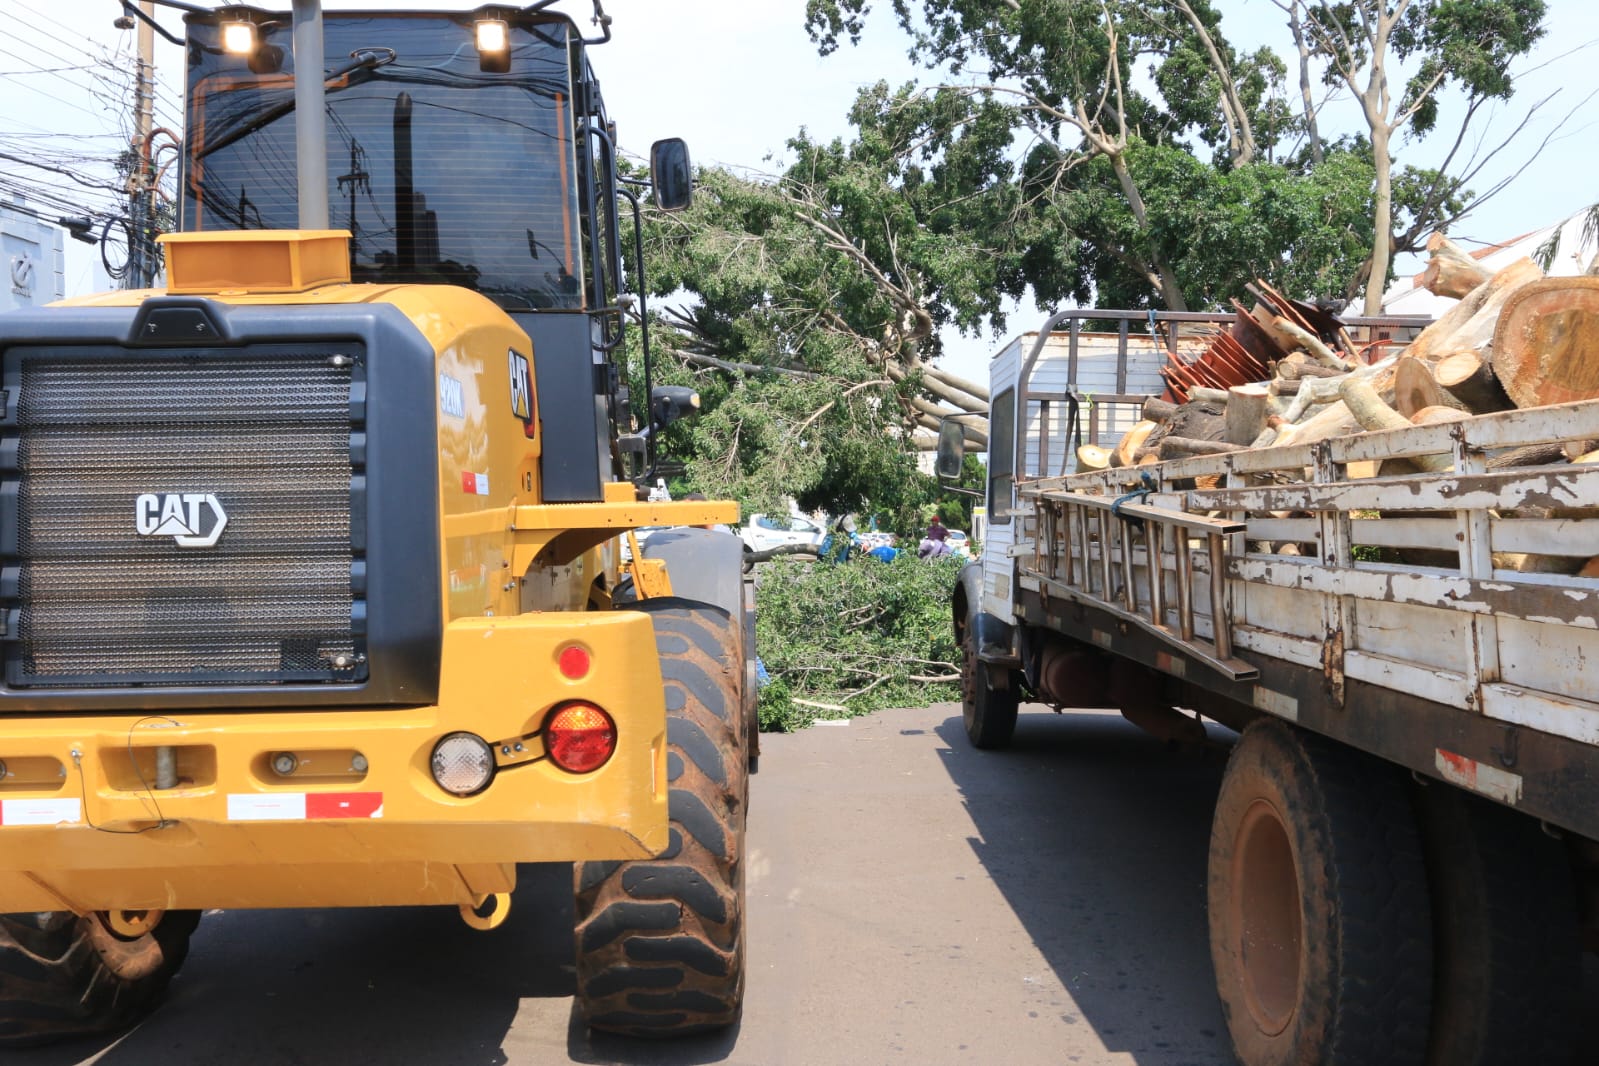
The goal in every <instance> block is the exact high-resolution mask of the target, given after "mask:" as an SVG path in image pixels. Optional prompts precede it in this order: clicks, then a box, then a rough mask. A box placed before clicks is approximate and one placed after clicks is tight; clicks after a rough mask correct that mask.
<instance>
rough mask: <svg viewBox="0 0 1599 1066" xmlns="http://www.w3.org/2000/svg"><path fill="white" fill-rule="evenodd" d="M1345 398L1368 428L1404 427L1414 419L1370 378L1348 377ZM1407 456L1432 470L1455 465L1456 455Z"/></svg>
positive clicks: (1413, 461) (1345, 401) (1355, 414)
mask: <svg viewBox="0 0 1599 1066" xmlns="http://www.w3.org/2000/svg"><path fill="white" fill-rule="evenodd" d="M1343 398H1344V403H1345V404H1346V405H1347V406H1348V407H1349V410H1350V413H1351V414H1353V415H1354V416H1355V418H1356V420H1357V421H1359V423H1360V424H1361V426H1363V427H1364V428H1366V429H1368V430H1372V431H1378V430H1384V429H1404V428H1408V427H1409V425H1410V419H1408V418H1406V417H1405V416H1404V415H1402V414H1400V413H1399V412H1398V411H1395V410H1394V409H1393V408H1392V407H1389V406H1388V405H1387V404H1385V403H1383V401H1382V397H1381V396H1378V395H1377V390H1376V389H1374V388H1372V387H1371V384H1370V382H1366V381H1361V380H1360V379H1359V378H1356V377H1355V376H1354V375H1350V376H1349V377H1347V378H1345V379H1344V385H1343ZM1406 458H1407V459H1408V460H1409V461H1410V462H1411V463H1414V464H1415V466H1416V467H1417V468H1418V469H1421V470H1427V471H1432V472H1441V471H1444V470H1448V469H1450V468H1451V467H1453V466H1454V465H1455V464H1454V459H1453V458H1452V457H1450V456H1448V455H1413V456H1407V457H1406Z"/></svg>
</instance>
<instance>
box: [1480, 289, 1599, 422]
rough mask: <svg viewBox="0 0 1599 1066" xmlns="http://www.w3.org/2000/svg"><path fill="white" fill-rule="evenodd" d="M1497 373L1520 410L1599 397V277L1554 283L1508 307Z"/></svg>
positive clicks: (1518, 296) (1523, 293)
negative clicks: (1521, 408)
mask: <svg viewBox="0 0 1599 1066" xmlns="http://www.w3.org/2000/svg"><path fill="white" fill-rule="evenodd" d="M1493 372H1494V376H1495V377H1497V378H1498V379H1499V383H1500V384H1501V385H1503V386H1504V389H1505V392H1506V393H1507V394H1508V395H1509V396H1510V399H1511V401H1512V402H1514V403H1515V405H1516V406H1517V407H1541V406H1543V405H1544V404H1551V403H1567V402H1570V401H1572V400H1587V399H1592V398H1594V397H1596V396H1599V278H1595V277H1576V278H1548V279H1546V280H1544V281H1538V282H1534V283H1533V284H1530V285H1525V286H1523V287H1522V288H1520V289H1518V290H1517V291H1516V292H1515V293H1514V294H1513V295H1512V296H1511V297H1510V299H1508V300H1507V301H1506V302H1505V307H1504V312H1503V313H1502V314H1501V315H1500V319H1499V328H1498V330H1497V331H1496V332H1495V333H1494V342H1493Z"/></svg>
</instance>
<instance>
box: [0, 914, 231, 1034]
mask: <svg viewBox="0 0 1599 1066" xmlns="http://www.w3.org/2000/svg"><path fill="white" fill-rule="evenodd" d="M199 921H200V912H199V911H167V912H166V913H165V914H163V915H162V916H161V920H160V923H159V924H158V925H156V927H155V928H154V929H153V930H152V931H150V932H148V933H145V934H144V935H143V936H139V937H133V938H128V937H124V936H121V935H119V934H117V933H114V932H112V931H111V930H110V929H109V928H107V926H106V925H105V923H104V922H103V921H102V920H101V919H100V917H99V916H95V917H89V918H80V917H78V916H77V915H75V914H73V913H71V912H70V911H47V912H44V913H39V914H0V1047H26V1046H28V1045H31V1044H44V1043H48V1042H50V1041H52V1040H61V1039H64V1038H67V1037H74V1036H86V1035H89V1034H92V1033H103V1032H107V1031H109V1030H113V1029H120V1028H122V1027H123V1026H126V1025H131V1024H132V1023H133V1022H135V1021H138V1020H139V1019H140V1018H141V1017H143V1016H144V1015H145V1014H147V1013H149V1012H150V1011H151V1010H154V1009H155V1006H156V1004H157V1003H158V1002H160V999H161V993H162V992H164V991H165V990H166V987H167V982H169V981H171V980H172V975H173V974H175V973H177V972H178V967H179V966H182V965H183V959H184V957H185V956H186V955H188V953H189V936H190V934H192V933H193V932H194V928H195V926H196V925H198V924H199Z"/></svg>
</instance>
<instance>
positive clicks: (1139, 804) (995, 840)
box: [938, 711, 1234, 1066]
mask: <svg viewBox="0 0 1599 1066" xmlns="http://www.w3.org/2000/svg"><path fill="white" fill-rule="evenodd" d="M1209 728H1210V729H1211V730H1212V736H1213V737H1215V738H1216V739H1217V740H1218V743H1217V744H1216V745H1214V746H1213V747H1210V748H1207V749H1206V750H1204V751H1196V750H1176V749H1171V748H1168V747H1166V746H1165V745H1164V744H1163V743H1162V742H1160V741H1158V740H1156V739H1154V738H1152V737H1150V736H1148V735H1147V734H1145V733H1143V732H1141V731H1140V730H1138V729H1137V728H1135V727H1133V726H1131V725H1129V724H1128V723H1127V722H1126V721H1124V720H1123V719H1122V717H1121V716H1120V715H1119V714H1116V713H1115V712H1111V711H1105V712H1097V711H1072V712H1068V713H1066V714H1064V715H1054V714H1049V713H1024V714H1023V715H1022V716H1021V718H1020V721H1019V723H1018V725H1017V729H1016V739H1015V742H1014V744H1013V745H1012V747H1011V748H1010V749H1009V750H1006V751H995V752H986V751H977V750H975V749H973V748H972V747H971V745H970V744H969V743H968V742H967V740H966V736H965V733H964V731H963V728H962V724H961V719H960V718H959V717H958V716H956V717H953V718H950V719H948V720H946V721H945V722H944V723H943V724H941V725H940V726H939V727H938V734H939V736H940V737H941V738H943V740H944V741H945V743H946V744H947V745H948V748H947V749H946V750H943V751H941V752H940V754H941V756H942V757H943V759H944V766H945V769H946V770H947V771H948V772H949V775H950V777H951V779H952V780H953V781H954V782H955V784H956V785H957V786H958V787H959V788H960V790H961V796H962V799H963V801H964V803H965V805H966V809H967V811H968V813H969V814H970V817H971V819H972V823H973V825H974V826H975V827H976V829H977V832H978V835H977V836H976V837H974V838H972V840H971V846H972V848H973V850H974V851H975V852H976V854H977V856H978V858H979V859H980V860H981V862H982V864H983V866H984V868H985V869H986V871H987V872H988V874H989V876H990V877H992V879H993V882H994V884H995V886H996V887H997V888H998V889H999V890H1000V891H1001V892H1002V893H1003V894H1004V896H1005V899H1006V901H1007V902H1008V903H1009V905H1010V906H1011V908H1012V909H1013V910H1014V911H1015V913H1016V916H1017V917H1018V918H1019V919H1020V920H1021V922H1022V923H1023V925H1024V926H1025V928H1026V929H1027V931H1028V933H1029V935H1030V936H1031V937H1032V939H1033V942H1034V943H1035V944H1036V946H1037V948H1038V950H1039V951H1040V952H1041V953H1042V954H1043V955H1044V957H1045V959H1046V960H1047V961H1048V963H1049V965H1050V966H1051V967H1052V968H1053V969H1054V971H1055V974H1056V976H1057V977H1058V979H1059V980H1060V982H1061V984H1062V985H1063V986H1064V987H1065V988H1066V989H1067V990H1068V991H1069V992H1070V994H1071V996H1072V999H1073V1001H1074V1002H1075V1004H1076V1006H1077V1008H1078V1011H1079V1012H1080V1015H1081V1017H1080V1019H1079V1018H1077V1017H1073V1016H1070V1015H1067V1016H1065V1017H1064V1018H1063V1020H1064V1021H1067V1022H1068V1023H1075V1022H1077V1021H1079V1020H1080V1021H1081V1022H1083V1023H1085V1024H1087V1025H1090V1026H1092V1027H1093V1028H1094V1030H1095V1032H1096V1033H1097V1034H1098V1036H1099V1038H1100V1040H1101V1041H1102V1042H1103V1043H1104V1045H1105V1047H1106V1048H1108V1049H1109V1050H1111V1051H1113V1052H1119V1053H1125V1054H1128V1055H1130V1056H1132V1058H1133V1059H1134V1061H1136V1062H1137V1063H1138V1064H1139V1066H1179V1064H1183V1066H1213V1064H1214V1066H1221V1064H1231V1063H1232V1062H1233V1061H1234V1060H1233V1056H1232V1052H1231V1045H1230V1042H1229V1040H1228V1037H1227V1032H1226V1028H1225V1024H1224V1023H1223V1021H1222V1017H1221V1008H1220V1006H1219V1004H1218V1003H1217V1002H1216V1000H1215V997H1214V995H1205V996H1201V997H1196V996H1195V995H1194V994H1193V991H1192V990H1193V989H1194V988H1196V987H1199V988H1206V987H1209V984H1210V980H1211V978H1210V954H1209V947H1208V944H1207V933H1206V920H1205V863H1206V851H1207V848H1208V845H1209V838H1210V819H1211V812H1212V810H1213V808H1214V806H1215V800H1216V793H1217V790H1218V788H1219V787H1220V783H1221V774H1222V770H1223V767H1224V765H1225V762H1226V744H1225V743H1221V741H1222V739H1223V738H1225V740H1226V741H1227V742H1230V741H1231V739H1232V735H1231V734H1230V733H1228V732H1227V731H1226V730H1224V729H1220V728H1218V727H1215V726H1210V727H1209ZM995 763H1003V765H1004V772H1002V773H996V772H995Z"/></svg>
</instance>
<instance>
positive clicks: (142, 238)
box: [122, 0, 156, 289]
mask: <svg viewBox="0 0 1599 1066" xmlns="http://www.w3.org/2000/svg"><path fill="white" fill-rule="evenodd" d="M139 9H140V10H141V11H143V12H144V13H145V15H146V16H147V18H148V19H154V18H155V3H154V0H140V2H139ZM133 106H134V110H133V126H134V129H135V131H136V132H135V133H134V137H133V154H134V160H133V172H132V174H131V176H130V177H129V178H128V213H129V215H130V216H131V221H132V223H133V224H132V227H131V230H132V235H131V237H130V238H129V240H128V272H127V273H126V274H125V275H123V279H122V285H123V288H127V289H143V288H147V287H149V286H150V285H152V284H154V283H155V274H156V271H155V240H154V234H152V233H151V232H150V228H151V221H152V219H153V217H154V215H155V210H154V208H155V199H154V198H155V188H154V185H155V182H154V180H153V175H152V174H151V173H150V139H151V137H152V136H153V134H154V129H155V30H154V29H153V28H152V27H151V25H150V22H149V21H147V19H140V20H139V83H138V88H137V89H136V90H135V92H134V105H133Z"/></svg>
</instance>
